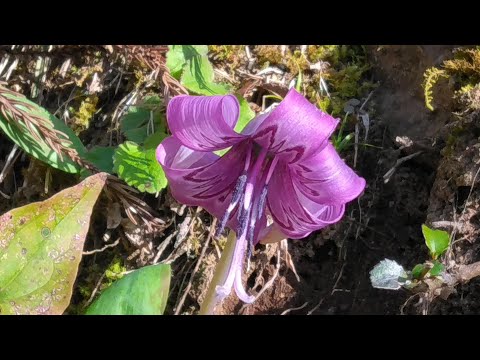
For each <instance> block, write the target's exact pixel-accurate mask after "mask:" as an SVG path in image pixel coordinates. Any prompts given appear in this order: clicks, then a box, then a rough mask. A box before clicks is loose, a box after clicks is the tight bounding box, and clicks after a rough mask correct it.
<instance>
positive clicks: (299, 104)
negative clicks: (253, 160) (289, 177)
mask: <svg viewBox="0 0 480 360" xmlns="http://www.w3.org/2000/svg"><path fill="white" fill-rule="evenodd" d="M255 120H257V119H255ZM255 120H254V121H255ZM337 124H338V120H337V119H334V118H333V117H331V116H330V115H328V114H326V113H324V112H322V111H320V110H319V109H317V108H316V107H315V106H314V105H313V104H311V103H310V102H309V101H308V100H307V99H305V97H303V96H302V95H300V94H299V93H298V92H297V91H296V90H295V89H293V88H292V89H291V90H290V91H289V92H288V94H287V96H286V97H285V98H284V99H283V101H282V102H281V103H280V104H279V105H278V106H277V107H276V108H275V109H274V110H273V111H272V112H271V113H270V114H269V116H268V117H265V118H263V117H262V118H260V119H259V120H258V121H257V122H256V123H255V126H254V127H253V126H252V129H254V133H253V135H252V136H253V139H254V141H255V142H257V143H258V144H260V145H261V146H262V147H266V148H268V149H269V150H270V151H271V152H272V153H275V154H276V155H277V156H279V157H280V159H282V160H283V161H285V162H287V163H294V162H298V161H300V160H302V159H305V158H307V157H309V156H310V155H311V154H314V153H316V152H318V151H320V150H321V149H323V148H324V147H325V146H326V145H327V143H328V141H327V140H328V138H329V137H330V135H331V134H332V132H333V131H334V130H335V127H336V126H337ZM244 133H245V132H244Z"/></svg>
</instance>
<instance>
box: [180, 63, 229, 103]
mask: <svg viewBox="0 0 480 360" xmlns="http://www.w3.org/2000/svg"><path fill="white" fill-rule="evenodd" d="M181 79H182V84H183V85H184V86H185V87H186V88H187V89H188V90H190V91H192V92H194V93H196V94H199V95H224V94H228V93H229V92H230V86H228V85H227V84H220V83H215V82H214V81H213V79H214V72H213V66H212V64H210V61H209V60H208V57H207V56H195V57H193V58H192V60H191V61H189V62H187V64H186V65H185V67H184V69H183V74H182V78H181Z"/></svg>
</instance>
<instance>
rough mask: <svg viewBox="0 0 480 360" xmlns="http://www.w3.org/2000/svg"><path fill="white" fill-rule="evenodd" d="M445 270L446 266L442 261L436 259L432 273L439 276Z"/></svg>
mask: <svg viewBox="0 0 480 360" xmlns="http://www.w3.org/2000/svg"><path fill="white" fill-rule="evenodd" d="M443 270H445V266H443V264H442V263H440V262H438V261H435V262H434V263H433V267H432V268H431V269H430V275H431V276H438V275H440V274H441V273H442V271H443Z"/></svg>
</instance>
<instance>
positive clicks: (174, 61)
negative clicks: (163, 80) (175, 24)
mask: <svg viewBox="0 0 480 360" xmlns="http://www.w3.org/2000/svg"><path fill="white" fill-rule="evenodd" d="M168 48H169V50H168V53H167V63H166V65H167V67H168V69H169V70H170V74H171V75H172V76H173V77H174V78H175V79H177V80H180V77H181V76H182V71H183V67H184V66H185V64H186V63H187V61H190V60H191V59H192V58H193V57H194V56H206V55H207V53H208V46H206V45H169V46H168Z"/></svg>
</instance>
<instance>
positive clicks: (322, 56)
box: [307, 45, 341, 64]
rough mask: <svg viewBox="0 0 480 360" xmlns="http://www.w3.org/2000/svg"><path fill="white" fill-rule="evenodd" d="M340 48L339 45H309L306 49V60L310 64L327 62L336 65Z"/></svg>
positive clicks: (339, 55)
mask: <svg viewBox="0 0 480 360" xmlns="http://www.w3.org/2000/svg"><path fill="white" fill-rule="evenodd" d="M340 48H341V46H339V45H320V46H318V45H309V46H308V47H307V58H308V60H309V61H310V62H311V63H316V62H318V61H328V62H329V63H331V64H336V63H338V61H339V60H340V57H341V53H340V51H341V49H340Z"/></svg>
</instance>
